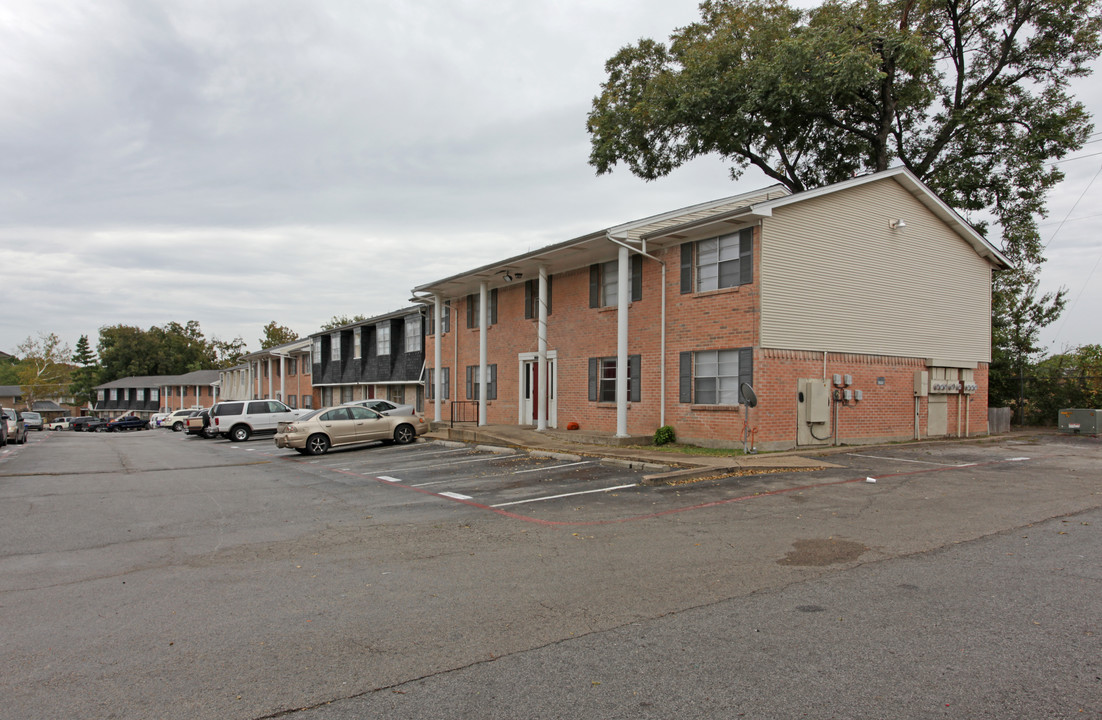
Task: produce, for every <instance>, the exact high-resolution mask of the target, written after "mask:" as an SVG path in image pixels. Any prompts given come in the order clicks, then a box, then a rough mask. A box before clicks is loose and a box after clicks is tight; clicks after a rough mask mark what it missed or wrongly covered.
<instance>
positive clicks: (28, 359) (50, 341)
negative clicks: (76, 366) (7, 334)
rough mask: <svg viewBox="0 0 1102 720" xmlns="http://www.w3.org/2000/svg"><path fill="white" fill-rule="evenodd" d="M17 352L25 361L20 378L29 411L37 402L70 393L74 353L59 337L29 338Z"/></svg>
mask: <svg viewBox="0 0 1102 720" xmlns="http://www.w3.org/2000/svg"><path fill="white" fill-rule="evenodd" d="M16 351H17V352H18V353H19V357H20V358H21V360H20V362H19V365H18V366H17V367H16V376H17V377H18V378H19V388H20V390H21V391H22V393H23V402H25V403H26V404H27V407H28V408H30V407H32V406H33V405H34V402H35V401H36V400H42V399H46V398H57V397H61V396H62V395H65V394H66V393H67V392H68V390H69V373H70V367H69V358H70V356H71V354H72V351H71V350H70V349H69V346H68V345H66V344H65V343H63V342H61V338H59V337H58V336H57V334H56V333H49V334H47V333H40V334H39V336H38V338H37V339H35V338H32V337H28V338H27V339H26V340H24V341H23V342H22V344H20V345H19V347H18V348H16Z"/></svg>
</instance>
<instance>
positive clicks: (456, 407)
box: [451, 400, 478, 427]
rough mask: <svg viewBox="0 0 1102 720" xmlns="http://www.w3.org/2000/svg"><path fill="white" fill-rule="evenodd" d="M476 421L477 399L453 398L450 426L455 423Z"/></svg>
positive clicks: (453, 425)
mask: <svg viewBox="0 0 1102 720" xmlns="http://www.w3.org/2000/svg"><path fill="white" fill-rule="evenodd" d="M457 422H458V423H477V422H478V401H477V400H454V401H453V402H452V403H451V427H455V424H456V423H457Z"/></svg>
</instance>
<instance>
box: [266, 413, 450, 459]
mask: <svg viewBox="0 0 1102 720" xmlns="http://www.w3.org/2000/svg"><path fill="white" fill-rule="evenodd" d="M428 427H429V426H428V423H427V422H425V418H424V416H423V415H380V414H379V413H377V412H375V411H374V410H369V409H367V408H365V407H357V406H354V405H353V406H348V405H345V406H341V407H327V408H321V409H320V410H315V411H314V412H312V413H308V414H306V415H303V416H302V417H298V418H295V419H294V420H292V421H289V422H281V423H279V425H278V427H277V429H276V435H275V444H276V447H281V448H294V449H295V450H297V451H298V452H300V453H302V454H303V455H322V454H324V453H326V452H328V451H329V448H331V447H339V446H342V445H361V444H363V443H369V442H378V441H382V442H383V443H387V444H389V443H398V444H399V445H405V444H406V443H411V442H413V441H414V440H416V439H417V436H418V435H424V434H425V432H426V431H427V430H428Z"/></svg>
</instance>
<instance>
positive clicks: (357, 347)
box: [352, 328, 363, 360]
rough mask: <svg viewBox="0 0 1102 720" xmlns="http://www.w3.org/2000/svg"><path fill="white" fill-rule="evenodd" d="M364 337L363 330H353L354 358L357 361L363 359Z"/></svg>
mask: <svg viewBox="0 0 1102 720" xmlns="http://www.w3.org/2000/svg"><path fill="white" fill-rule="evenodd" d="M362 335H363V328H354V329H353V330H352V357H353V358H355V359H356V360H359V359H360V358H361V357H363V356H362V354H361V348H362V347H363V346H362V343H361V337H362Z"/></svg>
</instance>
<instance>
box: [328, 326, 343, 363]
mask: <svg viewBox="0 0 1102 720" xmlns="http://www.w3.org/2000/svg"><path fill="white" fill-rule="evenodd" d="M329 359H330V360H332V361H333V362H339V361H340V359H341V334H340V333H333V334H332V335H330V336H329Z"/></svg>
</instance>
